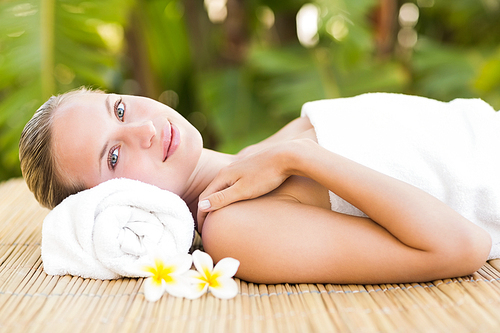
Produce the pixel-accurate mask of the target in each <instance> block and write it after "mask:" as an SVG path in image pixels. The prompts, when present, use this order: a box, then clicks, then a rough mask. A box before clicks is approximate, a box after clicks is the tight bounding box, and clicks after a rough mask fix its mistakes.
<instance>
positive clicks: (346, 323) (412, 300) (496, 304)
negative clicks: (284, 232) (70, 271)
mask: <svg viewBox="0 0 500 333" xmlns="http://www.w3.org/2000/svg"><path fill="white" fill-rule="evenodd" d="M47 213H48V210H46V209H44V208H42V207H40V206H39V205H38V203H36V201H35V200H34V198H33V196H32V194H31V193H30V192H29V191H28V189H27V187H26V185H25V183H24V181H23V180H21V179H13V180H9V181H7V182H4V183H1V184H0V331H2V332H50V333H54V332H68V331H71V332H72V333H76V332H99V333H101V332H118V331H119V332H195V333H198V332H206V333H209V332H236V333H259V332H272V333H274V332H287V333H288V332H499V331H500V259H495V260H490V261H489V262H487V263H485V265H484V266H483V267H482V268H481V269H480V270H478V271H477V272H476V273H474V274H473V275H471V276H466V277H457V278H453V279H446V280H437V281H430V282H427V283H412V284H384V285H334V284H297V285H292V284H277V285H263V284H254V283H249V282H245V281H240V280H238V279H236V281H237V283H238V285H239V293H238V295H237V296H236V297H235V298H234V299H231V300H220V299H216V298H214V297H213V296H212V295H210V294H208V295H205V296H203V297H201V298H200V299H197V300H187V299H182V298H175V297H171V296H168V295H165V296H164V297H163V298H161V299H160V300H159V301H158V302H155V303H150V302H148V301H146V300H145V298H144V294H143V290H142V282H143V279H119V280H113V281H101V280H92V279H82V278H79V277H72V276H48V275H46V274H45V273H44V271H43V263H42V261H41V257H40V246H41V226H42V222H43V219H44V217H45V216H46V214H47ZM193 247H194V248H201V247H202V245H201V240H200V238H199V237H197V238H196V240H195V244H194V246H193Z"/></svg>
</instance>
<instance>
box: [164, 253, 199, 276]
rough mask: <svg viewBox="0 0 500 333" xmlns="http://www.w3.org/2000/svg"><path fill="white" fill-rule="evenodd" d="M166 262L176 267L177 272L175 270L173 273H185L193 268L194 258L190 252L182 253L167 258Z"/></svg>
mask: <svg viewBox="0 0 500 333" xmlns="http://www.w3.org/2000/svg"><path fill="white" fill-rule="evenodd" d="M164 262H165V264H166V265H169V266H170V265H171V266H174V267H175V272H173V274H184V273H185V272H187V271H188V270H189V269H190V268H191V266H192V264H193V259H192V257H191V255H190V254H180V255H177V256H175V257H171V258H168V259H165V261H164Z"/></svg>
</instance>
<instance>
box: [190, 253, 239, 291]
mask: <svg viewBox="0 0 500 333" xmlns="http://www.w3.org/2000/svg"><path fill="white" fill-rule="evenodd" d="M193 263H194V266H195V267H196V269H197V271H194V270H190V271H189V272H187V273H186V275H187V276H188V277H189V279H190V283H191V286H192V289H191V294H190V295H188V296H186V297H188V298H197V297H200V296H201V295H203V294H204V293H206V292H207V290H210V292H211V293H212V294H213V295H214V296H215V297H218V298H224V299H228V298H233V297H234V296H236V294H238V285H237V283H236V281H234V280H233V279H232V277H233V276H234V274H236V271H237V270H238V267H239V266H240V262H239V261H238V260H236V259H233V258H224V259H222V260H221V261H219V262H218V263H217V265H215V267H214V262H213V260H212V258H211V257H210V255H209V254H208V253H205V252H201V251H199V250H196V251H194V253H193Z"/></svg>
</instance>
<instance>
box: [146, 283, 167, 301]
mask: <svg viewBox="0 0 500 333" xmlns="http://www.w3.org/2000/svg"><path fill="white" fill-rule="evenodd" d="M143 285H144V297H146V299H147V300H148V301H150V302H156V301H157V300H159V299H160V298H161V297H162V296H163V293H164V292H165V289H164V286H163V283H157V282H155V280H153V279H152V278H147V279H145V280H144V282H143Z"/></svg>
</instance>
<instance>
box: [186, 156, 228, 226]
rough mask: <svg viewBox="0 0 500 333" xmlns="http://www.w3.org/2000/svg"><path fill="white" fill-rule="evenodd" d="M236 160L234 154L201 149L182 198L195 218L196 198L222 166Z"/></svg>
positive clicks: (196, 211) (196, 209)
mask: <svg viewBox="0 0 500 333" xmlns="http://www.w3.org/2000/svg"><path fill="white" fill-rule="evenodd" d="M235 160H236V156H234V155H229V154H224V153H219V152H216V151H213V150H209V149H203V151H202V153H201V156H200V160H199V161H198V165H197V166H196V169H195V170H194V172H193V175H192V176H191V179H190V181H189V182H188V184H189V186H188V188H187V190H186V191H185V192H184V195H183V196H182V199H183V200H184V201H185V202H186V203H187V205H188V207H189V210H190V211H191V213H192V214H193V217H194V218H195V219H196V215H197V213H198V199H199V196H200V194H201V193H202V192H203V191H204V190H205V189H206V188H207V186H208V185H209V184H210V182H211V181H212V180H213V179H214V178H215V176H216V175H217V173H218V172H219V171H220V169H222V168H223V167H225V166H227V165H229V164H230V163H232V162H233V161H235Z"/></svg>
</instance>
